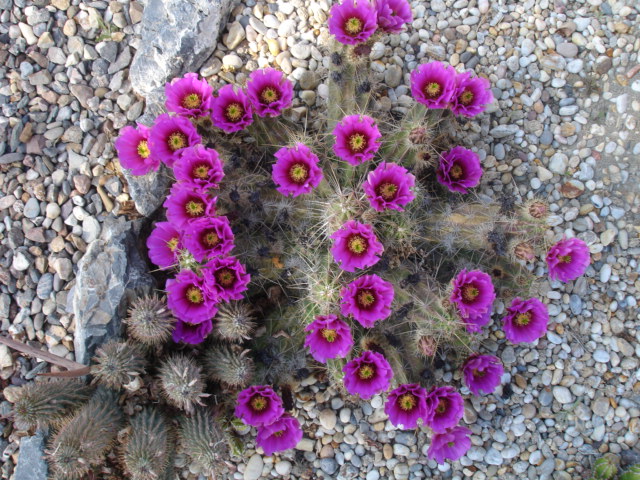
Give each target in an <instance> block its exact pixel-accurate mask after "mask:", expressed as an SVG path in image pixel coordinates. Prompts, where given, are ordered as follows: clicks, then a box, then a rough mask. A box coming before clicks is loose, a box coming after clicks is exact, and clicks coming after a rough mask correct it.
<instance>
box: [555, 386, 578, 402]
mask: <svg viewBox="0 0 640 480" xmlns="http://www.w3.org/2000/svg"><path fill="white" fill-rule="evenodd" d="M553 398H555V399H556V400H557V401H558V402H559V403H562V404H563V405H565V404H567V403H571V402H573V395H572V394H571V392H570V391H569V389H568V388H567V387H563V386H560V385H556V386H555V387H553Z"/></svg>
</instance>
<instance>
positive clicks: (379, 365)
mask: <svg viewBox="0 0 640 480" xmlns="http://www.w3.org/2000/svg"><path fill="white" fill-rule="evenodd" d="M342 371H343V372H344V374H345V375H344V386H345V388H346V389H347V392H349V393H350V394H351V395H360V396H361V397H362V398H363V399H365V400H367V399H369V398H371V397H373V396H374V395H375V394H377V393H380V392H383V391H385V390H386V389H387V388H389V385H390V383H391V378H393V370H392V369H391V365H389V362H387V359H386V358H384V356H383V355H382V354H381V353H378V352H372V351H371V350H365V351H364V352H362V355H360V356H359V357H358V358H354V359H353V360H351V361H350V362H348V363H347V364H346V365H345V366H344V367H343V368H342Z"/></svg>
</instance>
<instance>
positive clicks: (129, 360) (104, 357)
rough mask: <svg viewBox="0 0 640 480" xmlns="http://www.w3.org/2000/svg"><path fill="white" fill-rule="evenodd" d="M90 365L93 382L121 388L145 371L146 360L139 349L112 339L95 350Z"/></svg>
mask: <svg viewBox="0 0 640 480" xmlns="http://www.w3.org/2000/svg"><path fill="white" fill-rule="evenodd" d="M93 363H94V364H93V365H92V366H91V374H92V375H93V376H94V382H97V383H101V384H103V385H105V386H107V387H110V388H121V387H122V386H124V385H126V384H128V383H129V382H131V381H132V380H134V379H135V378H136V377H138V376H139V375H142V374H143V373H144V372H145V366H146V360H145V358H144V356H143V354H142V352H141V351H140V349H139V348H138V347H136V346H134V345H131V344H130V343H127V342H119V341H117V340H112V341H110V342H108V343H106V344H104V345H103V346H102V347H100V348H99V349H98V350H97V351H96V355H95V357H94V358H93Z"/></svg>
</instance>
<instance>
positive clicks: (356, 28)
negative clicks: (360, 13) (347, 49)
mask: <svg viewBox="0 0 640 480" xmlns="http://www.w3.org/2000/svg"><path fill="white" fill-rule="evenodd" d="M363 28H364V24H363V23H362V20H360V19H359V18H358V17H351V18H349V19H347V21H346V22H344V30H345V31H346V32H347V34H349V35H351V36H355V35H358V34H359V33H360V32H362V30H363Z"/></svg>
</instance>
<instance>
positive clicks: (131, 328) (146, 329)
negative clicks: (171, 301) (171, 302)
mask: <svg viewBox="0 0 640 480" xmlns="http://www.w3.org/2000/svg"><path fill="white" fill-rule="evenodd" d="M174 322H175V319H174V318H173V314H172V313H171V311H170V310H169V308H168V307H167V304H166V301H165V299H164V298H160V297H158V296H157V295H150V296H144V297H139V298H137V299H136V300H135V301H134V302H133V303H132V305H131V307H130V308H129V311H128V317H127V318H126V319H125V321H124V323H125V324H126V325H127V331H128V333H129V336H130V337H131V338H132V339H133V340H135V341H137V342H140V343H142V344H143V345H146V346H158V345H162V344H163V343H165V342H166V341H168V340H169V339H170V338H171V332H172V331H173V324H174Z"/></svg>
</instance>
